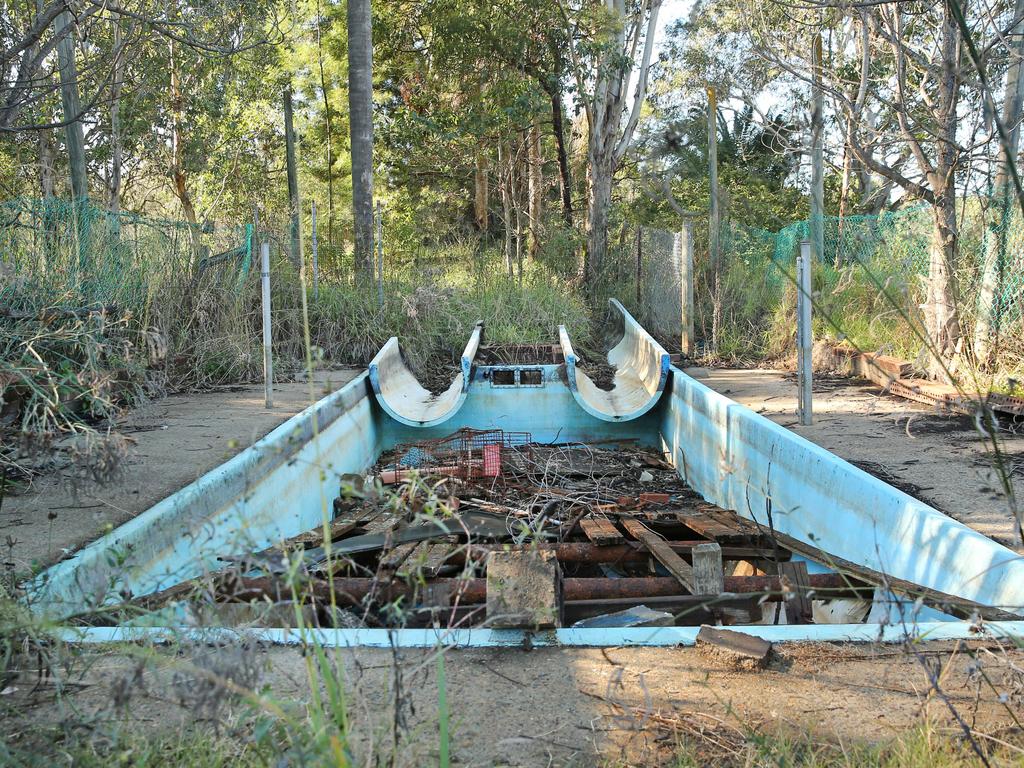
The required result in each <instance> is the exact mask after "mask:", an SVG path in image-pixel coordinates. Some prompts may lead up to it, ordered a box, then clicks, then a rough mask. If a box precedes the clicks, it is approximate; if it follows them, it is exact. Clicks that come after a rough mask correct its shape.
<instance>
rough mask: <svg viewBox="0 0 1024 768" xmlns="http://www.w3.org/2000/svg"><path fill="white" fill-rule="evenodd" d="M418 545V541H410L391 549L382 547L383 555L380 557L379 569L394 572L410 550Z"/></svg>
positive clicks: (406, 557) (410, 552)
mask: <svg viewBox="0 0 1024 768" xmlns="http://www.w3.org/2000/svg"><path fill="white" fill-rule="evenodd" d="M419 545H420V542H418V541H411V542H409V543H408V544H399V545H398V546H397V547H394V548H392V549H390V550H389V549H388V548H387V547H385V548H384V555H383V556H382V557H381V559H380V570H381V571H386V572H388V573H394V572H395V571H397V570H398V567H399V566H400V565H401V564H402V563H404V562H405V561H406V560H407V559H408V557H409V555H411V554H412V551H413V550H414V549H416V547H418V546H419Z"/></svg>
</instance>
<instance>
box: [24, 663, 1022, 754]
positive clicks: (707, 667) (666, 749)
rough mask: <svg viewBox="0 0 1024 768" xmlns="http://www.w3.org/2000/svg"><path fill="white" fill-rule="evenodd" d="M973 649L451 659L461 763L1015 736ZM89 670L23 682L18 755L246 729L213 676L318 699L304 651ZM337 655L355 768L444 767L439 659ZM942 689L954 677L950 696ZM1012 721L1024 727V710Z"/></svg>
mask: <svg viewBox="0 0 1024 768" xmlns="http://www.w3.org/2000/svg"><path fill="white" fill-rule="evenodd" d="M970 651H974V649H972V648H970V647H969V646H968V645H967V644H960V645H954V644H948V643H943V644H938V643H932V644H928V645H927V646H926V647H925V648H922V649H919V651H918V653H919V655H916V656H915V655H914V654H912V653H909V652H908V651H907V650H906V649H902V648H898V647H896V648H894V647H891V646H889V647H882V646H879V647H871V646H866V645H845V646H844V645H835V644H790V645H785V646H779V647H778V648H777V649H776V651H775V653H776V656H775V657H774V659H773V661H772V663H771V665H770V666H769V668H768V669H765V670H762V671H743V670H739V669H736V668H735V667H734V666H733V665H731V664H730V663H729V662H728V661H727V660H724V659H722V658H721V657H719V656H716V655H709V654H707V653H706V652H704V651H702V650H700V649H695V648H685V649H683V648H676V649H654V648H609V649H604V650H602V649H558V648H543V649H535V650H532V651H525V650H520V649H514V650H513V649H501V650H459V651H448V652H447V653H446V655H445V667H446V673H445V674H446V678H447V685H446V690H447V698H448V702H449V707H450V713H451V728H450V737H451V744H452V762H453V765H459V766H480V767H483V766H523V767H524V768H525V767H530V768H533V767H535V766H596V765H600V766H619V765H623V766H625V765H634V766H653V765H665V764H668V765H671V764H673V763H672V758H673V752H674V751H675V750H676V749H677V745H679V744H680V743H681V742H683V741H689V742H691V743H693V742H696V743H698V744H699V745H700V746H699V750H700V754H701V756H702V758H703V759H702V760H701V764H715V763H717V762H719V761H721V760H722V759H726V758H731V759H734V760H735V759H736V758H739V760H738V764H743V763H744V762H745V761H744V759H743V755H744V751H745V749H747V747H746V746H745V745H744V741H745V737H747V736H749V735H750V734H752V733H759V734H762V735H768V734H770V735H778V734H780V733H781V734H784V735H789V736H790V737H795V738H801V739H810V740H811V741H812V742H813V743H815V744H826V743H827V744H833V745H835V744H841V745H844V746H845V747H846V748H849V747H851V746H854V745H862V744H867V743H875V742H879V741H885V740H888V739H890V738H893V737H896V736H899V735H900V734H902V733H905V732H906V731H907V730H909V729H912V728H913V727H915V726H916V725H919V724H920V723H922V721H924V720H928V721H930V722H931V723H932V724H933V726H934V728H935V729H936V731H938V732H940V733H953V734H955V733H956V732H957V727H956V721H955V720H954V719H953V715H952V714H951V710H950V707H951V706H952V707H955V708H956V711H957V713H958V714H959V716H960V717H962V718H964V719H965V720H966V721H967V722H971V723H973V724H974V727H975V729H976V730H977V731H979V732H981V733H984V734H986V735H988V736H993V737H995V738H1005V737H1006V732H1007V731H1008V730H1011V729H1012V725H1013V721H1012V716H1011V714H1010V710H1009V709H1008V708H1007V707H1006V706H1004V705H1003V704H1001V703H999V702H998V701H997V699H996V695H995V694H993V693H992V691H991V690H989V689H988V688H985V687H984V686H980V685H979V682H980V678H979V677H978V676H977V675H976V674H975V675H973V676H972V674H971V670H973V669H976V668H977V663H976V662H975V661H974V660H973V659H972V657H971V653H970ZM974 652H975V653H977V651H974ZM88 656H89V658H86V659H79V660H78V663H79V664H80V665H82V664H85V665H90V666H88V668H87V669H86V671H85V672H84V674H82V675H80V676H78V677H76V678H75V684H74V688H73V690H74V692H73V693H72V694H70V695H69V696H68V698H67V699H66V700H65V702H64V706H62V707H58V706H56V705H55V703H54V702H53V698H52V690H50V689H49V688H48V687H47V686H36V687H33V685H32V683H33V681H32V680H31V679H27V680H26V681H24V684H23V685H22V686H18V685H17V684H15V686H14V687H18V688H20V690H18V691H15V692H14V693H13V694H11V695H9V696H8V698H7V699H6V701H5V702H4V703H5V704H6V705H7V706H9V707H12V708H15V709H17V710H20V712H21V714H20V715H18V716H15V717H12V718H11V719H10V720H9V721H8V722H7V724H6V725H5V726H4V729H5V731H6V733H7V738H8V744H9V745H10V746H13V747H18V746H19V745H26V744H28V743H31V739H32V738H33V737H37V736H38V734H40V733H43V732H47V730H48V727H51V726H52V727H56V726H57V725H58V723H60V724H61V726H67V725H68V720H69V719H70V720H71V722H79V723H81V724H82V725H83V726H85V727H93V726H95V724H96V723H97V722H108V723H109V722H110V721H111V720H113V721H117V722H120V723H121V724H122V725H123V726H125V727H129V728H144V729H157V730H160V729H163V730H167V731H170V732H174V731H175V730H177V729H178V728H180V726H181V725H182V724H184V723H186V722H189V721H192V720H194V719H195V718H197V717H198V718H201V719H207V718H210V719H214V720H217V721H222V722H223V723H224V724H226V726H227V729H228V731H230V730H231V724H232V723H233V722H235V721H234V718H233V716H232V715H231V713H230V708H229V707H225V706H222V707H221V708H219V709H218V706H217V705H218V704H219V703H222V702H220V700H219V697H218V696H217V695H215V694H213V693H212V692H211V691H210V689H209V686H206V685H204V684H203V683H204V680H206V677H205V675H208V674H210V673H213V674H217V675H219V676H225V677H228V678H229V679H232V680H240V679H244V680H245V682H246V683H247V684H248V685H252V684H253V681H254V680H255V681H256V683H255V684H256V685H259V686H265V688H264V689H265V690H266V691H269V692H270V693H269V696H270V697H271V698H272V700H273V702H274V703H275V704H277V705H279V706H282V707H285V708H287V707H290V706H294V705H295V704H297V703H300V702H306V701H308V699H309V690H310V686H309V682H308V680H309V678H308V674H307V668H306V659H305V658H304V656H303V654H301V653H300V652H298V651H297V650H296V649H288V648H269V649H250V650H248V651H246V652H244V658H243V657H242V655H240V654H239V652H238V650H237V649H236V648H232V649H230V650H217V649H210V648H206V647H203V648H196V649H194V650H192V651H191V652H190V653H186V654H174V653H170V652H165V651H158V652H156V653H155V654H154V655H152V656H149V657H148V658H149V661H148V662H147V663H141V662H140V661H139V657H138V656H136V657H133V658H127V657H120V656H112V655H105V656H104V655H100V654H98V653H92V654H89V655H88ZM980 658H981V659H982V664H983V665H984V669H985V672H986V674H987V675H988V676H989V678H990V679H991V680H992V681H993V682H994V684H995V686H996V688H997V690H999V691H1004V690H1012V688H1013V686H1014V684H1015V683H1014V679H1012V678H1011V677H1010V676H1009V675H1008V674H1007V666H1006V663H1007V661H1013V662H1014V663H1016V664H1017V665H1018V667H1019V666H1021V665H1022V663H1024V653H1022V652H1020V651H1011V652H1010V653H1009V654H1008V655H1005V656H1004V654H1003V653H1002V652H1001V651H998V650H997V651H995V652H994V653H992V654H989V653H987V652H985V651H982V652H980ZM334 659H335V663H336V664H337V666H338V668H340V669H342V670H343V675H344V680H345V683H346V689H347V690H346V692H347V700H348V717H349V723H350V729H349V734H350V738H351V741H352V744H353V747H354V751H355V754H356V757H357V760H356V763H355V764H356V765H385V764H387V765H396V766H410V767H412V766H422V765H431V764H434V765H436V764H437V759H438V715H437V706H438V693H437V657H436V655H435V654H434V653H433V652H428V651H418V650H417V651H397V652H396V653H394V654H392V652H391V651H387V650H379V649H346V650H339V651H336V652H335V655H334ZM192 663H195V664H196V665H197V668H198V669H200V670H202V672H201V673H196V672H195V671H194V668H193V667H191V666H190V664H192ZM246 670H247V671H246ZM254 670H256V671H258V674H257V675H256V676H255V677H250V676H249V675H251V674H253V671H254ZM396 671H397V672H396ZM26 677H28V676H26ZM932 679H936V680H939V681H940V683H939V689H938V690H941V695H939V694H938V693H937V692H936V690H937V689H936V688H934V687H933V686H932V685H931V682H930V681H931V680H932ZM1016 684H1017V685H1019V684H1020V681H1019V675H1017V682H1016ZM979 688H981V692H980V695H978V694H977V691H978V689H979ZM115 692H116V695H115ZM115 698H116V699H119V700H120V702H121V705H122V708H121V709H118V708H117V707H115V704H114V701H115ZM396 702H400V704H399V705H398V707H397V713H396ZM1009 707H1010V708H1012V709H1013V711H1014V712H1015V713H1016V715H1017V716H1018V717H1019V715H1020V703H1019V702H1015V703H1010V704H1009ZM26 713H31V716H27V715H26ZM396 737H397V747H396V746H395V745H396ZM977 738H979V739H981V738H984V737H981V736H979V737H977ZM371 756H372V757H371ZM392 757H393V758H394V761H393V762H391V758H392ZM747 764H750V763H747Z"/></svg>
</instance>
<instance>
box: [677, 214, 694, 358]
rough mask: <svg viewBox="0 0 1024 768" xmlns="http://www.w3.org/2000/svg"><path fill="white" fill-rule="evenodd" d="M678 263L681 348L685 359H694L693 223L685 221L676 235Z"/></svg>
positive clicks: (688, 220)
mask: <svg viewBox="0 0 1024 768" xmlns="http://www.w3.org/2000/svg"><path fill="white" fill-rule="evenodd" d="M674 250H675V257H676V262H677V264H678V265H679V294H680V295H679V304H680V308H681V310H682V311H681V316H680V318H679V319H680V332H679V346H680V351H681V352H682V353H683V357H693V221H691V220H690V219H683V226H682V229H681V230H680V231H679V232H678V233H676V247H675V249H674Z"/></svg>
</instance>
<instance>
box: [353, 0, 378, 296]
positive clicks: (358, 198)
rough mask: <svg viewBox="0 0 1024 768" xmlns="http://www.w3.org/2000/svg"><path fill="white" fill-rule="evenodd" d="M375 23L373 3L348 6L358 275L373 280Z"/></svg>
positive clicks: (355, 2) (356, 1)
mask: <svg viewBox="0 0 1024 768" xmlns="http://www.w3.org/2000/svg"><path fill="white" fill-rule="evenodd" d="M372 25H373V22H372V17H371V15H370V0H349V3H348V104H349V130H350V140H351V147H352V218H353V225H354V235H355V252H354V258H355V270H356V275H357V276H362V277H366V278H371V279H372V277H373V26H372Z"/></svg>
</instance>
